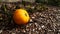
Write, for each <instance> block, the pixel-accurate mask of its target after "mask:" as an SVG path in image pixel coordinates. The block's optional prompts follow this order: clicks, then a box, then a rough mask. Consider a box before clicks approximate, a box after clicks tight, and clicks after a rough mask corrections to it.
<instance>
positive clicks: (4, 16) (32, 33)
mask: <svg viewBox="0 0 60 34" xmlns="http://www.w3.org/2000/svg"><path fill="white" fill-rule="evenodd" d="M2 5H4V3H2V4H0V8H1V9H0V34H60V9H59V8H56V7H53V6H51V7H52V8H51V7H48V6H47V9H45V8H44V9H43V10H39V9H41V8H38V9H37V7H38V6H36V7H35V6H33V7H32V8H33V10H32V11H33V12H29V11H28V13H29V15H30V18H31V19H30V21H29V23H28V24H27V25H21V26H19V25H17V24H15V23H14V21H13V18H12V16H13V12H14V10H16V9H17V8H26V7H25V6H24V5H23V4H21V5H23V6H20V4H18V5H17V4H14V3H13V4H6V7H5V8H6V11H5V10H4V7H3V6H2ZM39 6H40V5H39ZM16 7H17V8H16ZM34 8H35V9H34ZM26 10H27V9H26ZM28 10H29V9H28Z"/></svg>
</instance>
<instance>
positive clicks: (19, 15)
mask: <svg viewBox="0 0 60 34" xmlns="http://www.w3.org/2000/svg"><path fill="white" fill-rule="evenodd" d="M13 20H14V21H15V23H16V24H18V25H21V24H27V23H28V21H29V20H30V17H29V14H28V12H27V11H26V10H25V9H16V11H15V12H14V14H13Z"/></svg>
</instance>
